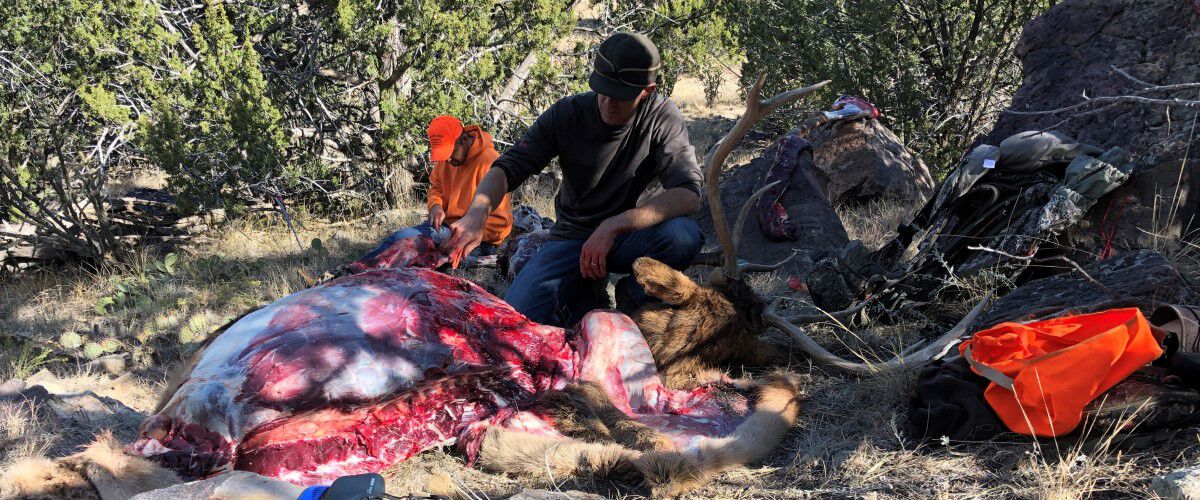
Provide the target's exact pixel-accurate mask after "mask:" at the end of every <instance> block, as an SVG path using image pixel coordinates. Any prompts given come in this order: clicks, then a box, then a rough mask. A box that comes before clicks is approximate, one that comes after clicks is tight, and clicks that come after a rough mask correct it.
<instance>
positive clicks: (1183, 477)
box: [1150, 466, 1200, 500]
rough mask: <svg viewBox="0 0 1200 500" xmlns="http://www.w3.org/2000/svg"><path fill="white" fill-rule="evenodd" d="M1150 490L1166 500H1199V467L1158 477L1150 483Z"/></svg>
mask: <svg viewBox="0 0 1200 500" xmlns="http://www.w3.org/2000/svg"><path fill="white" fill-rule="evenodd" d="M1150 488H1151V489H1152V490H1154V493H1155V494H1156V495H1158V496H1159V497H1161V498H1163V499H1166V500H1174V499H1186V500H1200V466H1197V467H1190V468H1187V469H1180V470H1177V471H1175V472H1172V473H1170V474H1166V475H1163V476H1158V477H1156V478H1154V480H1153V481H1151V482H1150Z"/></svg>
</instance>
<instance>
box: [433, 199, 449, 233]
mask: <svg viewBox="0 0 1200 500" xmlns="http://www.w3.org/2000/svg"><path fill="white" fill-rule="evenodd" d="M445 221H446V211H445V210H442V206H441V205H434V206H432V207H429V225H431V226H433V230H434V231H441V230H442V222H445Z"/></svg>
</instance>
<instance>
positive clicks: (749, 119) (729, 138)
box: [705, 73, 829, 279]
mask: <svg viewBox="0 0 1200 500" xmlns="http://www.w3.org/2000/svg"><path fill="white" fill-rule="evenodd" d="M766 79H767V74H766V73H760V74H759V75H758V80H756V81H755V82H754V85H753V86H752V87H750V91H749V92H748V93H747V94H746V110H745V111H744V112H743V113H742V117H741V118H738V121H737V123H736V124H734V126H733V129H731V130H730V131H729V132H728V133H727V134H725V136H724V137H722V138H721V140H720V141H719V142H717V145H716V146H715V147H713V149H712V151H710V152H709V154H708V157H707V158H705V164H706V165H705V166H706V171H705V179H706V184H707V185H706V186H705V188H706V189H707V190H708V208H709V211H710V212H711V213H712V218H713V230H715V231H716V233H717V239H718V240H719V241H720V242H721V248H722V249H723V250H724V251H725V267H724V272H725V276H726V277H728V278H734V279H736V278H737V277H738V268H737V246H736V245H735V243H734V240H733V238H732V237H731V235H730V234H729V222H728V220H726V218H725V208H724V207H723V206H721V188H720V179H721V167H722V166H723V165H724V164H725V160H726V159H727V158H728V157H729V153H731V152H733V148H734V146H736V145H737V143H738V142H740V141H741V140H742V137H745V136H746V132H749V131H750V127H751V126H753V125H754V123H755V122H757V121H758V120H760V119H762V117H764V116H766V115H767V114H769V113H771V112H772V111H774V110H775V109H777V108H779V107H780V106H783V105H785V104H788V103H791V102H794V101H796V100H797V99H800V98H801V97H804V96H806V95H808V94H811V93H813V92H815V91H817V90H818V89H820V88H821V87H824V86H825V85H827V84H828V83H829V80H825V81H823V82H820V83H817V84H815V85H809V86H807V87H804V88H799V89H794V90H789V91H787V92H784V93H782V94H779V95H776V96H774V97H772V98H770V99H767V100H765V101H763V100H759V95H760V94H761V93H762V86H763V83H764V82H766Z"/></svg>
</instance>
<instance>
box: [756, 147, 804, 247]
mask: <svg viewBox="0 0 1200 500" xmlns="http://www.w3.org/2000/svg"><path fill="white" fill-rule="evenodd" d="M802 153H808V154H809V155H810V156H811V155H812V145H811V144H809V142H808V141H807V140H805V139H804V138H803V137H801V136H800V134H799V133H798V132H790V133H788V134H787V135H785V136H783V137H782V138H780V139H779V140H778V141H775V143H774V144H771V146H770V147H769V148H767V151H766V152H765V153H763V158H770V159H771V168H770V169H769V170H767V178H766V180H765V181H764V182H763V184H764V185H766V184H771V183H772V182H778V184H775V185H774V186H772V187H771V188H769V189H767V191H766V192H765V193H763V196H762V197H761V198H759V199H758V203H757V206H756V207H755V212H756V213H757V215H758V227H759V228H760V229H762V232H763V236H766V237H767V239H769V240H771V241H794V240H796V227H795V224H793V223H792V220H791V217H790V216H788V212H787V209H786V208H784V206H783V204H782V203H780V202H779V200H780V199H781V198H783V193H784V192H785V191H787V189H788V184H790V183H791V178H792V174H793V173H795V172H796V166H797V165H798V164H799V162H800V155H801V154H802Z"/></svg>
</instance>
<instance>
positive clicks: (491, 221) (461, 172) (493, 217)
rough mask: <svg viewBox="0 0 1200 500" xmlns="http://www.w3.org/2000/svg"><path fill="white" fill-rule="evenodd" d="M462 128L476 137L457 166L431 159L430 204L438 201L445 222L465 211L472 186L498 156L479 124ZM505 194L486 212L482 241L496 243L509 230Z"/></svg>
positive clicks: (471, 197) (510, 218) (509, 207)
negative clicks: (493, 208)
mask: <svg viewBox="0 0 1200 500" xmlns="http://www.w3.org/2000/svg"><path fill="white" fill-rule="evenodd" d="M463 130H464V131H466V132H469V133H470V134H471V135H473V136H474V137H475V142H474V143H472V144H471V149H470V150H468V151H467V161H466V162H465V163H463V164H462V165H461V166H457V167H456V166H454V165H451V164H450V162H449V161H438V162H434V164H433V172H431V173H430V174H429V208H433V206H434V205H441V206H442V210H445V211H446V222H445V223H446V224H452V223H454V221H456V220H458V219H461V218H462V216H463V215H466V213H467V209H469V208H471V201H472V200H474V198H475V188H476V187H477V186H479V182H480V181H482V180H483V176H484V175H485V174H487V171H488V169H490V168H492V162H493V161H495V160H496V158H497V157H499V156H500V153H499V152H497V151H496V146H495V144H493V143H492V136H491V134H489V133H487V132H484V131H483V129H481V128H479V126H478V125H470V126H467V127H463ZM508 198H509V195H507V194H506V195H504V198H503V199H502V200H500V206H498V207H496V210H495V211H493V212H492V213H491V214H490V215H488V219H487V225H485V226H484V228H483V241H484V243H491V244H493V245H498V244H500V242H501V241H503V240H504V238H505V237H507V236H508V233H510V232H512V223H513V216H512V204H511V203H510V202H509V199H508Z"/></svg>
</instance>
